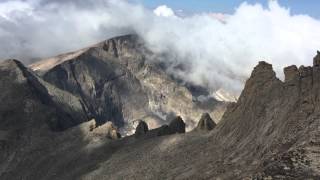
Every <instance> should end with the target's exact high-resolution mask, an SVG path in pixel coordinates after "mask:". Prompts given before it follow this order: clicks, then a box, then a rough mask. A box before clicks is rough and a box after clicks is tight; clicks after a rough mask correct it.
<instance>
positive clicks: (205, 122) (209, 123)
mask: <svg viewBox="0 0 320 180" xmlns="http://www.w3.org/2000/svg"><path fill="white" fill-rule="evenodd" d="M216 125H217V124H216V123H215V122H214V121H213V120H212V119H211V117H210V115H209V114H208V113H204V114H202V116H201V118H200V120H199V122H198V126H197V127H196V130H205V131H210V130H212V129H213V128H214V127H216Z"/></svg>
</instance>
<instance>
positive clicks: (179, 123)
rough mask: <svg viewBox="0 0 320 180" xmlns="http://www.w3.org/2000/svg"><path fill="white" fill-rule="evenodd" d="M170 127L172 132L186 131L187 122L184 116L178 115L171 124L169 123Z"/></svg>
mask: <svg viewBox="0 0 320 180" xmlns="http://www.w3.org/2000/svg"><path fill="white" fill-rule="evenodd" d="M169 128H170V131H171V133H173V134H174V133H185V132H186V124H185V123H184V121H183V120H182V118H181V117H180V116H177V117H176V118H174V119H173V120H172V121H171V122H170V124H169Z"/></svg>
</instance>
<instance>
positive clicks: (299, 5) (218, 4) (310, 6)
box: [136, 0, 320, 19]
mask: <svg viewBox="0 0 320 180" xmlns="http://www.w3.org/2000/svg"><path fill="white" fill-rule="evenodd" d="M136 2H139V3H142V4H144V5H145V6H146V7H148V8H155V7H158V6H160V5H164V4H165V5H167V6H169V7H171V8H172V9H174V10H184V11H186V12H188V13H201V12H219V13H227V14H232V13H233V12H234V11H235V10H236V8H237V7H238V6H239V5H240V4H241V3H243V2H244V0H136ZM246 2H248V3H250V4H254V3H259V4H262V5H263V6H265V7H267V5H268V0H246ZM278 2H279V4H280V5H282V6H284V7H286V8H290V10H291V12H292V13H293V14H308V15H310V16H313V17H315V18H318V19H320V10H319V7H320V1H319V0H278Z"/></svg>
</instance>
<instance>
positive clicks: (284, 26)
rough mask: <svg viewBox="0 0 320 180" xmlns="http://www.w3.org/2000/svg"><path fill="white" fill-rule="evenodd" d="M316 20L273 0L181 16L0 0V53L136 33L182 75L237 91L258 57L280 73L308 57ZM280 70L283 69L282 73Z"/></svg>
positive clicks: (108, 0)
mask: <svg viewBox="0 0 320 180" xmlns="http://www.w3.org/2000/svg"><path fill="white" fill-rule="evenodd" d="M319 32H320V21H319V20H317V19H314V18H312V17H310V16H308V15H292V14H290V10H289V9H286V8H284V7H281V6H280V5H279V4H278V2H277V1H270V2H269V6H268V7H267V8H265V7H263V6H262V5H260V4H248V3H245V2H244V3H242V4H241V5H240V6H239V7H238V8H237V9H236V10H235V12H234V13H233V14H228V15H226V14H220V13H219V12H217V13H202V14H192V15H187V16H183V17H181V16H179V15H176V14H175V11H173V10H172V9H170V8H169V7H167V6H165V5H163V6H160V7H159V8H157V9H155V10H150V9H147V8H145V7H143V6H142V5H140V4H135V3H132V2H128V1H121V0H117V1H115V0H77V1H71V0H67V1H65V0H64V1H62V0H61V1H59V0H10V1H4V2H0V41H1V43H0V59H6V58H18V59H20V60H22V61H24V62H25V63H30V62H31V60H30V59H32V58H38V57H47V56H53V55H56V54H57V53H62V52H66V51H71V50H76V49H79V48H83V47H86V46H88V45H90V44H94V43H96V42H99V41H101V40H104V39H107V38H110V37H113V36H117V35H123V34H128V33H137V34H138V35H140V36H141V37H142V38H143V39H144V40H145V41H146V43H147V45H148V47H149V48H151V49H152V50H153V51H154V52H158V53H166V54H170V56H169V58H167V59H166V61H168V62H170V63H171V64H182V65H184V66H186V67H187V68H185V69H184V70H177V69H171V72H172V73H174V74H175V75H177V76H180V77H182V78H183V79H184V80H186V81H189V82H193V83H195V84H198V85H204V86H207V87H209V88H210V89H211V90H213V91H215V90H218V89H220V88H223V89H227V90H229V91H232V92H235V93H239V92H240V90H241V89H242V87H243V83H244V80H245V78H247V77H248V76H249V74H250V72H251V70H252V68H253V67H254V66H255V65H256V64H257V61H259V60H266V61H268V62H270V63H272V64H273V65H274V68H275V70H276V71H277V72H278V74H279V75H280V74H282V68H283V67H284V66H287V65H291V64H297V65H301V64H305V65H309V64H311V60H312V57H313V56H314V55H315V52H316V50H317V49H319V48H320V33H319ZM280 72H281V73H280Z"/></svg>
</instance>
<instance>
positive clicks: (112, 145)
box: [0, 36, 320, 180]
mask: <svg viewBox="0 0 320 180" xmlns="http://www.w3.org/2000/svg"><path fill="white" fill-rule="evenodd" d="M131 38H133V39H131ZM123 39H126V40H124V41H125V42H126V43H124V42H123V41H122V40H123ZM128 39H131V40H130V42H135V41H139V40H138V39H137V37H135V36H123V37H118V38H115V39H111V40H108V41H105V42H102V43H99V44H97V45H95V46H93V47H89V48H87V49H83V50H81V53H80V52H75V53H69V54H67V55H61V56H58V57H55V58H51V59H49V60H47V61H44V62H41V63H39V64H36V65H32V66H30V68H31V69H33V70H34V71H33V70H31V69H29V68H26V67H24V66H23V65H22V64H21V63H19V62H18V61H16V60H7V61H5V62H3V63H1V65H0V75H1V76H0V85H1V86H0V87H1V90H2V91H1V92H2V94H0V100H1V102H3V104H1V106H0V115H1V119H0V143H1V144H0V179H57V180H58V179H59V180H61V179H292V180H293V179H320V159H319V156H320V140H319V137H320V129H319V127H320V111H319V107H320V99H319V97H320V96H319V95H320V53H319V52H318V53H317V56H316V57H315V58H314V63H313V66H312V67H304V66H301V67H299V68H297V67H296V66H294V65H292V66H289V67H286V68H284V74H285V80H284V81H281V80H279V79H278V78H277V77H276V74H275V72H274V71H273V68H272V65H271V64H268V63H267V62H263V61H261V62H259V63H258V65H257V66H256V67H255V68H254V70H253V72H252V74H251V76H250V78H249V79H248V80H247V81H246V84H245V87H244V89H243V91H242V93H241V95H240V97H239V98H238V100H237V102H234V103H228V106H227V110H226V111H225V113H224V114H223V116H222V118H221V120H220V121H219V122H217V123H216V124H215V122H212V120H211V117H212V116H211V114H204V115H203V117H202V118H201V120H200V121H199V124H198V125H197V127H196V125H195V123H194V122H197V121H198V120H199V119H200V116H199V117H197V118H196V119H195V120H188V118H187V117H186V116H187V115H190V116H194V117H195V114H196V113H200V112H204V110H203V109H205V107H207V108H208V107H209V105H210V103H207V104H199V102H197V101H195V100H194V99H195V98H193V97H194V96H195V94H197V93H199V92H201V88H199V87H192V86H191V87H190V85H187V84H182V83H180V82H179V80H177V79H174V78H172V77H171V76H170V75H168V74H166V73H165V69H163V68H164V67H163V66H161V64H157V63H156V62H157V61H152V59H148V58H149V57H148V58H147V57H144V58H141V59H145V60H146V59H148V60H147V61H145V62H144V63H143V64H141V65H138V64H139V63H137V62H140V60H139V61H138V60H137V59H139V58H136V57H138V54H140V55H141V54H149V52H143V53H137V55H136V56H134V57H135V58H130V56H129V55H130V54H131V55H132V52H131V53H129V52H127V51H131V50H133V49H135V48H134V47H135V46H131V45H130V47H131V48H129V49H127V50H126V51H124V49H122V50H120V49H121V48H120V47H126V46H129V45H128V44H130V43H129V42H128V41H127V40H128ZM118 41H119V42H118ZM107 42H115V43H107ZM120 42H122V43H120ZM117 43H118V44H122V45H118V47H117V46H115V45H116V44H117ZM108 44H111V45H110V46H109V45H108ZM112 44H115V45H112ZM124 44H125V45H124ZM133 44H135V45H137V44H139V43H137V42H135V43H133ZM105 46H107V47H108V48H106V47H105ZM103 47H105V48H103ZM111 47H117V48H111ZM105 49H106V50H105ZM137 49H138V50H140V49H141V47H140V48H137ZM111 52H112V53H111ZM115 52H116V53H115ZM110 53H111V55H110ZM121 54H122V55H121ZM123 54H126V56H125V55H123ZM151 54H152V53H151ZM109 55H110V57H109ZM66 57H68V58H66ZM69 57H71V58H69ZM102 57H103V58H102ZM107 57H108V58H107ZM120 57H122V58H120ZM125 57H127V58H125ZM64 58H65V59H64ZM154 58H156V57H154ZM125 59H127V60H128V61H126V60H125ZM132 60H137V61H135V62H133V61H132ZM129 61H130V62H129ZM131 62H132V64H131V65H130V63H131ZM51 65H53V66H52V67H51ZM41 66H42V68H40V67H41ZM44 67H46V68H44ZM134 67H136V68H134ZM100 68H101V69H100ZM105 68H107V71H106V72H104V71H103V72H101V71H102V70H103V69H105ZM146 69H147V70H148V71H146ZM150 69H153V70H150ZM143 72H145V73H146V74H148V76H145V75H144V74H143ZM155 77H157V78H155ZM151 79H152V80H153V81H151ZM163 79H164V80H165V82H166V83H167V84H166V83H163V81H164V80H163ZM103 80H106V81H103ZM100 83H101V84H100ZM159 83H160V85H159ZM152 86H156V87H153V89H152ZM129 87H130V88H129ZM167 87H176V88H181V89H184V90H185V91H183V92H185V93H186V94H190V97H189V96H183V95H181V92H180V91H177V90H172V89H171V90H170V89H169V90H167V91H164V90H166V89H167ZM126 88H128V89H126ZM123 89H126V91H122V90H123ZM163 89H164V90H163ZM151 90H152V91H151ZM160 90H161V91H160ZM150 91H151V92H150ZM163 91H164V92H166V93H173V95H172V94H171V95H167V94H163V95H164V96H166V97H165V98H164V99H167V98H168V97H170V98H168V100H167V101H164V100H163V98H158V99H154V100H153V101H151V100H150V99H151V98H155V97H154V96H153V95H154V94H157V93H159V92H160V93H162V92H163ZM145 92H148V93H147V94H145ZM131 93H132V96H131ZM176 93H177V94H176ZM179 93H180V94H179ZM150 94H151V95H150ZM157 95H158V94H157ZM178 95H180V96H181V97H180V96H178ZM134 97H137V99H139V100H141V102H147V103H146V104H149V106H147V105H145V104H144V103H140V104H135V98H134ZM157 97H159V96H157ZM160 97H161V95H160ZM186 97H189V98H186ZM109 98H110V99H109ZM171 98H172V99H171ZM169 99H170V100H169ZM192 99H193V100H192ZM184 100H185V103H186V104H180V105H179V106H174V103H177V102H184ZM187 100H188V101H187ZM174 101H177V102H174ZM103 102H106V103H107V106H104V104H103ZM150 102H153V103H158V104H160V105H161V107H162V110H163V109H169V108H172V109H174V108H177V107H178V109H179V108H182V107H183V108H189V109H187V110H189V111H194V112H187V110H186V109H183V110H181V111H179V110H172V111H179V113H173V114H172V115H171V116H172V117H170V116H169V112H166V111H164V110H163V112H165V113H168V115H167V116H168V117H167V120H164V119H162V118H161V120H158V121H157V122H161V123H163V125H162V126H161V127H157V128H151V126H153V122H154V121H156V120H152V121H150V120H148V118H141V120H138V123H139V124H140V125H139V126H138V127H137V130H136V132H137V133H136V135H132V136H125V137H122V138H120V136H119V133H118V132H117V128H116V127H115V126H114V124H115V125H117V126H120V127H121V126H122V125H123V127H126V123H128V122H130V121H132V119H127V118H128V117H137V118H140V117H139V116H138V115H136V114H135V113H136V112H138V111H142V114H143V113H147V112H150V111H151V112H152V113H155V112H156V111H155V110H154V109H152V108H151V107H152V106H150V104H152V103H150ZM160 102H161V103H160ZM164 102H166V103H164ZM217 102H218V101H217ZM190 103H191V105H192V106H191V105H190ZM220 103H221V102H220ZM218 104H219V103H218ZM175 105H176V104H175ZM201 105H202V106H201ZM134 106H136V107H134ZM142 107H146V108H147V110H148V111H147V110H145V109H143V108H142ZM190 107H192V108H190ZM214 107H217V106H214ZM96 108H98V109H96ZM99 108H100V109H99ZM126 108H132V109H129V110H128V109H126ZM141 108H142V109H143V110H141ZM200 110H201V111H200ZM119 112H122V113H119ZM183 112H184V115H181V114H183ZM195 112H196V113H195ZM180 113H181V114H180ZM137 114H138V113H137ZM113 115H114V116H113ZM118 115H120V116H118ZM121 115H122V116H121ZM179 115H181V116H179ZM93 117H94V118H97V119H92V120H91V118H93ZM107 117H110V121H109V120H108V123H104V122H105V120H104V118H107ZM115 117H116V118H115ZM121 117H122V118H123V121H119V119H120V120H121ZM158 117H160V116H158ZM99 118H101V119H99ZM190 119H192V118H190ZM111 121H112V122H113V123H111ZM190 124H193V125H190ZM188 125H189V126H190V127H195V128H196V130H194V131H189V132H185V129H186V126H188ZM128 127H129V126H128ZM133 131H134V130H133Z"/></svg>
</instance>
